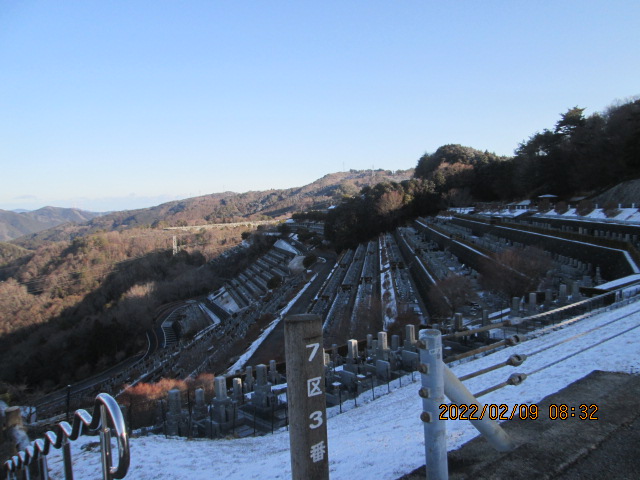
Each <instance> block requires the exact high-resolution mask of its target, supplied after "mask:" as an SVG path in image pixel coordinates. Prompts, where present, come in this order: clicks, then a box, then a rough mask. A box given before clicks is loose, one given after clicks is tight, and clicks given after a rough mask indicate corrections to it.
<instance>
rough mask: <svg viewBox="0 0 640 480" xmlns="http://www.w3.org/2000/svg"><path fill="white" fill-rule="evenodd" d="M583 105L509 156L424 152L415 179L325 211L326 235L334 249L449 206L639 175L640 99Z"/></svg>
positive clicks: (570, 192)
mask: <svg viewBox="0 0 640 480" xmlns="http://www.w3.org/2000/svg"><path fill="white" fill-rule="evenodd" d="M584 110H585V109H583V108H578V107H574V108H570V109H569V110H567V112H566V113H563V114H561V115H560V119H559V120H558V121H557V122H556V124H555V126H554V127H553V128H552V129H544V130H543V131H542V132H537V133H535V134H533V135H532V136H531V137H530V138H529V139H528V140H525V141H523V142H522V143H521V144H520V145H518V147H517V148H516V150H515V155H514V156H513V157H500V156H497V155H495V154H493V153H490V152H486V151H485V152H482V151H479V150H476V149H474V148H471V147H464V146H461V145H444V146H442V147H440V148H438V149H437V150H436V151H435V152H434V153H426V154H424V155H423V156H422V157H421V158H420V159H419V160H418V163H417V165H416V168H415V173H414V178H413V179H411V180H408V181H402V182H385V183H382V184H379V185H376V186H374V187H372V188H365V189H363V190H362V195H360V196H353V197H351V198H347V199H345V201H344V202H343V203H342V204H341V205H339V206H338V207H337V208H335V209H333V210H332V211H331V212H329V214H328V215H327V226H326V228H327V235H328V236H329V238H330V239H331V240H332V241H333V242H334V243H335V244H336V246H337V248H339V249H341V248H346V247H352V246H354V245H355V244H357V243H359V242H362V241H365V240H368V239H370V238H372V237H374V236H375V235H377V234H378V233H380V232H382V231H389V230H391V229H393V228H395V226H397V225H398V224H400V223H402V222H403V221H406V220H407V219H409V218H414V217H415V216H417V215H428V214H431V213H435V212H437V211H438V210H439V209H442V208H446V207H449V206H469V205H472V204H474V203H476V202H495V201H502V202H507V201H513V200H519V199H526V198H535V197H536V196H538V195H542V194H552V195H556V196H558V198H559V199H560V200H568V199H570V198H571V197H573V196H575V195H592V196H593V195H596V194H598V193H600V192H603V191H604V190H606V189H608V188H611V187H613V186H614V185H616V184H618V183H620V182H622V181H624V180H630V179H635V178H638V177H640V100H633V101H630V102H627V103H621V104H617V105H614V106H612V107H609V108H608V109H607V110H606V111H605V112H603V113H594V114H592V115H590V116H588V117H585V116H584ZM619 201H621V200H619Z"/></svg>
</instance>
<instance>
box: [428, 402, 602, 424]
mask: <svg viewBox="0 0 640 480" xmlns="http://www.w3.org/2000/svg"><path fill="white" fill-rule="evenodd" d="M439 409H440V415H439V417H438V418H439V419H440V420H482V419H483V418H489V419H490V420H512V419H514V418H519V419H520V420H537V419H538V418H539V416H540V411H541V408H540V407H539V406H538V405H537V404H535V403H529V404H518V403H516V404H515V405H513V406H512V407H511V406H509V405H507V404H504V403H502V404H496V403H487V404H485V405H478V404H474V403H472V404H469V405H467V404H464V403H461V404H456V403H451V404H446V403H443V404H441V405H440V406H439ZM597 413H598V405H595V404H591V405H587V404H585V403H583V404H581V405H579V406H576V407H574V406H572V405H566V404H563V403H558V404H556V403H552V404H551V405H549V407H548V414H549V416H548V418H549V419H551V420H568V419H570V418H578V419H579V420H598V416H597Z"/></svg>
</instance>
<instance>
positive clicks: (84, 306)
mask: <svg viewBox="0 0 640 480" xmlns="http://www.w3.org/2000/svg"><path fill="white" fill-rule="evenodd" d="M244 230H246V227H228V228H225V229H216V230H203V231H201V232H198V233H195V234H185V235H182V236H180V237H179V247H180V252H179V253H178V254H177V255H175V256H174V255H173V254H172V235H171V234H170V233H169V232H164V231H161V230H159V231H158V230H152V229H130V230H126V231H122V232H107V233H100V234H95V235H90V236H87V237H78V238H76V239H74V240H73V241H71V242H55V243H48V244H45V245H42V246H41V247H39V248H38V249H37V250H36V251H35V252H28V253H25V251H24V250H22V249H19V248H17V247H14V248H16V250H15V252H16V254H18V255H19V254H23V255H22V256H18V257H17V258H16V259H14V260H13V261H9V262H8V263H6V264H5V265H4V267H2V270H0V274H1V275H2V279H3V280H4V281H2V282H0V380H2V381H4V382H9V383H12V384H26V385H29V386H32V387H42V388H44V389H48V388H51V387H53V386H55V385H58V384H66V383H68V382H71V381H75V380H78V379H81V378H84V377H86V376H87V375H89V374H91V373H92V372H94V371H96V370H102V369H104V368H105V367H106V366H109V365H112V364H113V363H115V362H116V361H119V360H122V359H123V358H125V357H127V356H130V355H132V354H134V353H136V352H137V351H139V350H140V349H142V348H144V347H145V346H146V337H145V332H146V330H147V329H149V328H150V327H151V326H152V321H153V319H154V316H155V311H156V309H157V308H158V307H159V306H160V305H163V304H165V303H168V302H172V301H176V300H181V299H186V298H191V297H194V296H197V295H200V294H203V293H206V292H208V291H211V290H213V289H215V288H217V287H218V286H220V285H221V284H222V282H223V280H224V279H225V278H226V277H227V276H230V275H232V274H234V272H235V271H236V269H238V268H242V266H243V265H244V264H245V263H246V262H249V261H250V260H251V256H252V251H253V250H256V251H258V252H259V251H261V250H260V249H261V248H264V246H265V245H269V244H270V242H272V241H273V240H272V239H270V238H264V242H262V244H261V242H260V241H259V238H260V237H259V236H258V239H257V240H256V241H255V242H254V247H253V248H252V249H249V250H246V249H245V251H243V252H242V253H238V254H237V255H236V256H235V257H233V256H227V257H220V254H221V253H223V252H226V251H228V250H229V249H230V248H233V247H235V246H237V245H238V244H239V243H240V242H241V234H242V233H243V231H244ZM7 250H8V249H7ZM214 259H216V260H215V261H214V262H213V263H209V261H211V260H214Z"/></svg>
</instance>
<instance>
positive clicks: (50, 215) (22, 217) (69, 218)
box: [0, 207, 102, 242]
mask: <svg viewBox="0 0 640 480" xmlns="http://www.w3.org/2000/svg"><path fill="white" fill-rule="evenodd" d="M100 215H102V214H101V213H94V212H85V211H83V210H78V209H76V208H57V207H43V208H40V209H39V210H34V211H7V210H0V241H3V242H6V241H8V240H12V239H14V238H18V237H21V236H23V235H29V234H32V233H37V232H41V231H43V230H47V229H49V228H52V227H56V226H58V225H61V224H64V223H69V222H74V223H84V222H88V221H89V220H91V219H93V218H96V217H98V216H100Z"/></svg>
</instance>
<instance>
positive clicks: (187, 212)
mask: <svg viewBox="0 0 640 480" xmlns="http://www.w3.org/2000/svg"><path fill="white" fill-rule="evenodd" d="M413 171H414V170H413V169H407V170H398V171H395V172H394V171H391V170H383V169H379V170H350V171H348V172H335V173H329V174H327V175H324V176H323V177H321V178H319V179H317V180H315V181H314V182H311V183H309V184H307V185H303V186H301V187H292V188H287V189H270V190H256V191H248V192H243V193H236V192H222V193H211V194H207V195H201V196H198V197H191V198H187V199H183V200H172V201H170V202H166V203H162V204H160V205H156V206H154V207H148V208H141V209H135V210H122V211H118V212H111V213H107V214H104V215H100V216H96V217H94V218H91V219H88V220H87V221H86V222H84V223H83V224H75V225H66V224H65V225H58V226H53V227H52V228H48V229H42V230H40V231H38V232H33V233H30V234H27V235H23V236H21V237H14V239H13V240H12V241H11V243H13V244H16V245H20V246H22V247H25V248H36V247H37V246H38V245H41V244H42V243H43V242H48V241H63V240H70V239H71V238H74V237H78V236H84V235H90V234H92V233H95V232H98V231H112V230H122V229H127V228H134V227H148V228H165V227H180V226H193V225H204V224H211V223H233V222H237V221H246V220H266V219H269V220H271V219H278V218H284V217H286V216H288V215H290V214H292V213H294V212H297V211H302V210H313V209H321V208H327V207H329V206H330V205H332V204H334V203H339V201H340V199H341V198H342V197H343V196H354V195H357V194H358V193H359V192H360V189H361V188H362V187H365V186H371V185H375V184H377V183H380V182H401V181H404V180H408V179H410V178H412V176H413Z"/></svg>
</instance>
